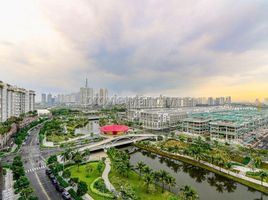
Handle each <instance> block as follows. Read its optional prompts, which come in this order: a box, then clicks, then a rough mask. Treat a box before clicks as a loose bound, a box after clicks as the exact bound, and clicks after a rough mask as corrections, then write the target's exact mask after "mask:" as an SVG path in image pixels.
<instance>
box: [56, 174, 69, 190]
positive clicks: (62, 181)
mask: <svg viewBox="0 0 268 200" xmlns="http://www.w3.org/2000/svg"><path fill="white" fill-rule="evenodd" d="M57 180H58V182H59V184H60V185H61V186H62V187H64V188H67V187H68V186H69V183H67V182H66V181H65V180H64V179H63V178H62V177H61V176H57Z"/></svg>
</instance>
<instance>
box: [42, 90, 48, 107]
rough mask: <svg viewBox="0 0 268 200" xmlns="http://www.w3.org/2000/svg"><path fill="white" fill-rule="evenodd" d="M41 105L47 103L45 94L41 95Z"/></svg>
mask: <svg viewBox="0 0 268 200" xmlns="http://www.w3.org/2000/svg"><path fill="white" fill-rule="evenodd" d="M41 103H42V104H43V105H44V104H46V103H47V95H46V94H45V93H43V94H42V96H41Z"/></svg>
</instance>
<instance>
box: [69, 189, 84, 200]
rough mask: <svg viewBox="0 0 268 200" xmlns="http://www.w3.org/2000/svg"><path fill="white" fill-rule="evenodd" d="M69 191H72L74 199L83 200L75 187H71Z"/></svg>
mask: <svg viewBox="0 0 268 200" xmlns="http://www.w3.org/2000/svg"><path fill="white" fill-rule="evenodd" d="M68 192H69V193H70V195H71V196H72V198H73V199H74V200H83V199H82V198H81V197H79V196H78V195H77V193H76V192H75V191H74V189H73V188H71V189H70V190H68Z"/></svg>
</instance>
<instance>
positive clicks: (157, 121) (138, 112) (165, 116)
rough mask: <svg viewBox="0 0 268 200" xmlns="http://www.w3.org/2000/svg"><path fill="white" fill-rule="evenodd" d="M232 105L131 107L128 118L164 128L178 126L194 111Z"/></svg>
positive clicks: (158, 128) (155, 127)
mask: <svg viewBox="0 0 268 200" xmlns="http://www.w3.org/2000/svg"><path fill="white" fill-rule="evenodd" d="M231 108H232V107H230V106H213V107H181V108H156V109H130V110H128V111H127V118H128V120H130V121H132V122H140V123H142V126H143V128H146V129H152V130H162V129H167V128H171V127H175V126H178V123H179V122H181V121H183V120H184V119H186V118H188V117H189V116H190V115H191V114H192V113H200V112H213V111H223V110H229V109H231Z"/></svg>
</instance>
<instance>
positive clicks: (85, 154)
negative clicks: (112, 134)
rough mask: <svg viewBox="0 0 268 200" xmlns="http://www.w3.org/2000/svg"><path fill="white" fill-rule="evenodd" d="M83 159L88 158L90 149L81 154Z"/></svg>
mask: <svg viewBox="0 0 268 200" xmlns="http://www.w3.org/2000/svg"><path fill="white" fill-rule="evenodd" d="M82 156H83V157H88V156H90V149H86V150H85V151H84V152H83V154H82Z"/></svg>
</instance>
